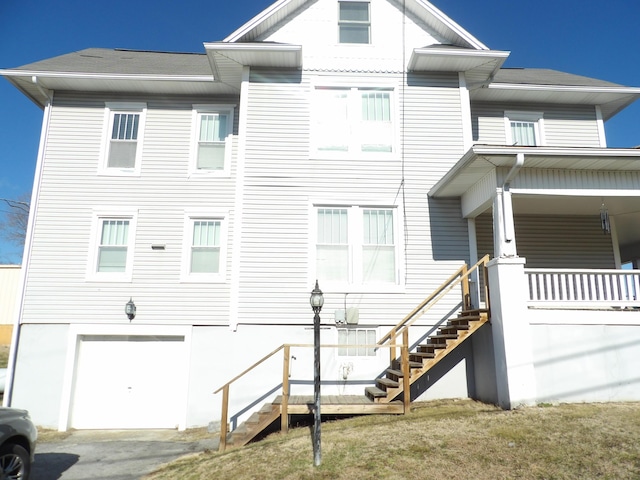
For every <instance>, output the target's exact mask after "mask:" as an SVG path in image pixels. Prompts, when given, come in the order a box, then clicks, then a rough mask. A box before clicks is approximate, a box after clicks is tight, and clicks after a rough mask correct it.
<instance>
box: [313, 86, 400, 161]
mask: <svg viewBox="0 0 640 480" xmlns="http://www.w3.org/2000/svg"><path fill="white" fill-rule="evenodd" d="M392 93H393V91H392V90H391V89H377V88H328V87H327V88H324V87H323V88H317V89H316V100H317V104H316V117H315V118H316V122H315V130H314V132H313V133H314V138H315V147H316V151H318V152H347V153H349V154H358V153H368V154H370V153H390V152H393V151H394V149H395V148H394V144H395V140H394V135H395V134H394V125H393V118H394V115H393V109H392V108H393V102H392V97H393V95H392Z"/></svg>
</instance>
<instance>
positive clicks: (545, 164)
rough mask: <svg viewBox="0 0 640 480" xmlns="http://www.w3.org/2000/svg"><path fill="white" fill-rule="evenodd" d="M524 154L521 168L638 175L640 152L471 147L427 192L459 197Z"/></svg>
mask: <svg viewBox="0 0 640 480" xmlns="http://www.w3.org/2000/svg"><path fill="white" fill-rule="evenodd" d="M518 153H523V154H524V158H525V160H524V166H523V167H524V168H537V169H562V170H600V171H609V172H611V171H618V172H622V171H634V172H638V171H640V149H634V148H556V147H509V146H506V147H503V146H491V145H475V146H473V147H472V148H471V149H470V150H469V151H468V152H467V153H466V154H465V155H464V156H463V157H462V158H461V159H460V160H459V161H458V163H456V165H454V166H453V168H452V169H451V170H449V172H447V174H445V175H444V176H443V177H442V178H441V179H440V180H439V181H438V183H436V184H435V185H434V186H433V188H431V190H430V191H429V196H432V197H460V196H462V194H464V193H465V192H466V191H467V190H469V189H470V188H471V187H472V186H473V185H474V184H475V183H477V182H478V181H479V180H480V179H481V178H483V177H484V176H485V175H487V174H488V173H489V172H490V171H492V170H493V169H495V168H499V167H504V168H510V167H512V166H513V165H514V162H515V159H516V155H517V154H518Z"/></svg>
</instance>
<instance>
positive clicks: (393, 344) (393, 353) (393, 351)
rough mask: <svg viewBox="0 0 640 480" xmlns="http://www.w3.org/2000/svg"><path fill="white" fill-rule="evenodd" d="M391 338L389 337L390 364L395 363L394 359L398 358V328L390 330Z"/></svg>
mask: <svg viewBox="0 0 640 480" xmlns="http://www.w3.org/2000/svg"><path fill="white" fill-rule="evenodd" d="M389 334H390V335H391V338H390V339H389V344H390V345H391V347H389V365H393V361H394V360H395V359H396V329H395V328H392V329H391V332H389Z"/></svg>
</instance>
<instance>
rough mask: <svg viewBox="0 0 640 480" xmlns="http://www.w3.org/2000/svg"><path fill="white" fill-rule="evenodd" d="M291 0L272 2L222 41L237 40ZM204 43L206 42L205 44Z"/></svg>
mask: <svg viewBox="0 0 640 480" xmlns="http://www.w3.org/2000/svg"><path fill="white" fill-rule="evenodd" d="M291 2H292V0H279V1H278V2H276V3H274V4H272V5H271V6H270V7H268V8H267V9H265V10H263V11H262V12H260V13H259V14H258V15H256V16H255V17H253V18H252V19H251V20H249V21H248V22H247V23H245V24H244V25H242V26H241V27H240V28H238V29H237V30H235V31H234V32H232V33H231V34H230V35H228V36H227V37H226V38H225V39H223V40H222V41H223V42H237V41H238V40H239V39H240V38H242V37H243V36H244V35H246V34H247V33H248V32H250V31H251V30H253V29H254V28H256V27H257V26H258V25H259V24H261V23H262V22H264V21H265V20H267V19H268V18H269V17H271V16H272V15H274V14H276V13H277V12H278V11H279V10H280V9H281V8H284V7H286V6H287V5H288V4H289V3H291ZM205 45H206V44H205Z"/></svg>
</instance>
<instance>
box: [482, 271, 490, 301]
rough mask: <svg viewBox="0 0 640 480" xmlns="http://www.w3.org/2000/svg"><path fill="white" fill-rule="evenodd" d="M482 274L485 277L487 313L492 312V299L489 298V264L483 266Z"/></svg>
mask: <svg viewBox="0 0 640 480" xmlns="http://www.w3.org/2000/svg"><path fill="white" fill-rule="evenodd" d="M482 274H483V275H484V306H485V308H486V309H487V311H489V312H490V311H491V298H490V297H489V294H490V292H489V269H488V268H487V262H486V261H485V262H484V263H483V265H482Z"/></svg>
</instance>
